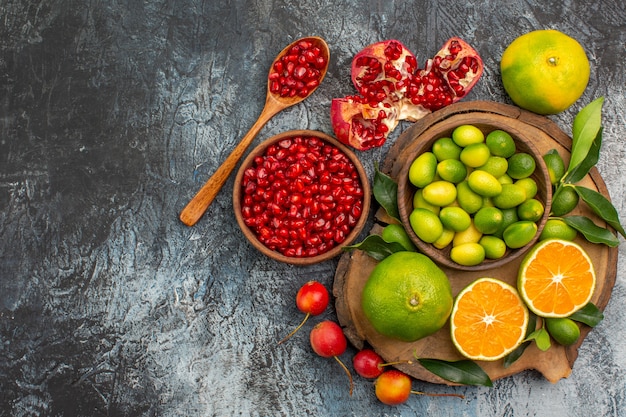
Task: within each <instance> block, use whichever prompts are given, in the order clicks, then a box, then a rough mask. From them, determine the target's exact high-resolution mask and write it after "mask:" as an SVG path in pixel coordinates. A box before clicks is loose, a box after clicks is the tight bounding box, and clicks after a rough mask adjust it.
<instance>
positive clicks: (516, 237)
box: [502, 220, 537, 249]
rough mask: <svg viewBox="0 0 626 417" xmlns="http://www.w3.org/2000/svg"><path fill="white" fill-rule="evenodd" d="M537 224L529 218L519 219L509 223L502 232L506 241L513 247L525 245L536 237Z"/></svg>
mask: <svg viewBox="0 0 626 417" xmlns="http://www.w3.org/2000/svg"><path fill="white" fill-rule="evenodd" d="M536 233H537V224H536V223H535V222H531V221H528V220H519V221H517V222H515V223H513V224H511V225H509V226H508V227H507V228H506V229H504V232H503V233H502V238H503V239H504V243H506V245H507V246H508V247H509V248H511V249H518V248H521V247H522V246H525V245H526V244H527V243H529V242H530V241H531V240H533V238H534V237H535V234H536Z"/></svg>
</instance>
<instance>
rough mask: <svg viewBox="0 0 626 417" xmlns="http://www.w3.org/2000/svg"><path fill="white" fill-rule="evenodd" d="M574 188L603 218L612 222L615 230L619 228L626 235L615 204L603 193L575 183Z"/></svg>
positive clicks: (609, 222)
mask: <svg viewBox="0 0 626 417" xmlns="http://www.w3.org/2000/svg"><path fill="white" fill-rule="evenodd" d="M574 190H576V192H577V193H578V195H579V196H580V198H582V200H583V201H584V202H585V203H587V205H588V206H589V207H590V208H591V209H592V210H593V212H594V213H596V214H597V215H598V216H600V217H601V218H602V220H604V221H606V222H607V223H608V224H610V225H611V226H612V227H613V228H614V229H615V230H617V231H618V232H619V233H620V234H621V235H622V236H624V237H626V232H625V231H624V228H623V227H622V225H621V224H620V221H619V215H618V214H617V210H616V209H615V207H614V206H613V204H612V203H611V202H610V201H609V200H608V199H607V198H606V197H605V196H603V195H602V194H600V193H599V192H597V191H596V190H592V189H590V188H587V187H582V186H580V185H575V186H574Z"/></svg>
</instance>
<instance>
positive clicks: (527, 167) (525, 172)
mask: <svg viewBox="0 0 626 417" xmlns="http://www.w3.org/2000/svg"><path fill="white" fill-rule="evenodd" d="M508 162H509V168H508V169H507V171H506V173H507V174H509V177H511V178H513V179H515V180H519V179H520V178H526V177H530V176H531V175H532V174H533V172H535V168H536V167H537V163H536V162H535V158H533V157H532V156H531V155H530V154H527V153H526V152H518V153H516V154H515V155H513V156H511V157H510V158H509V159H508Z"/></svg>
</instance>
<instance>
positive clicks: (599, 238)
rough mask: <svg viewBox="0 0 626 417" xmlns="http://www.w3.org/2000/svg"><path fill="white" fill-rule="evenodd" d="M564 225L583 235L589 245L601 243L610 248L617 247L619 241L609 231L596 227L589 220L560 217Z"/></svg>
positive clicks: (583, 217) (576, 217) (578, 217)
mask: <svg viewBox="0 0 626 417" xmlns="http://www.w3.org/2000/svg"><path fill="white" fill-rule="evenodd" d="M561 220H563V221H564V222H565V223H567V224H568V225H569V226H571V227H573V228H574V229H576V230H578V231H579V232H580V233H582V234H583V236H584V237H585V239H587V240H588V241H589V242H591V243H603V244H605V245H607V246H610V247H615V246H617V245H619V239H617V236H615V235H614V234H613V233H611V231H610V230H608V229H605V228H604V227H600V226H598V225H596V224H595V223H594V222H593V221H592V220H591V219H590V218H588V217H585V216H566V217H561Z"/></svg>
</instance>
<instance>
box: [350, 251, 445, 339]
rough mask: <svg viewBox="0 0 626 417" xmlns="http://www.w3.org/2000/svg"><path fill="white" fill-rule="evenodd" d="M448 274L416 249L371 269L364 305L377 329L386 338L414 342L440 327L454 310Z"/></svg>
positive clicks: (366, 312) (363, 299)
mask: <svg viewBox="0 0 626 417" xmlns="http://www.w3.org/2000/svg"><path fill="white" fill-rule="evenodd" d="M452 304H453V298H452V289H451V286H450V281H449V280H448V277H447V276H446V274H445V273H444V272H443V270H441V269H440V268H439V267H438V266H437V264H435V263H434V262H433V261H432V260H431V259H430V258H428V257H427V256H425V255H422V254H421V253H417V252H396V253H394V254H392V255H389V256H388V257H386V258H385V259H383V260H382V261H380V262H379V263H378V264H377V265H376V266H375V267H374V269H373V270H372V272H371V274H370V276H369V277H368V279H367V282H366V283H365V287H364V288H363V293H362V296H361V307H362V308H363V313H364V314H365V317H367V319H368V321H369V322H370V323H371V324H372V326H373V327H374V329H375V330H376V331H377V332H378V333H380V334H382V335H384V336H387V337H391V338H394V339H399V340H403V341H405V342H412V341H415V340H418V339H421V338H423V337H426V336H428V335H430V334H432V333H434V332H436V331H437V330H439V329H441V328H442V327H443V326H444V325H445V323H446V321H447V320H448V317H449V316H450V312H451V311H452Z"/></svg>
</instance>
